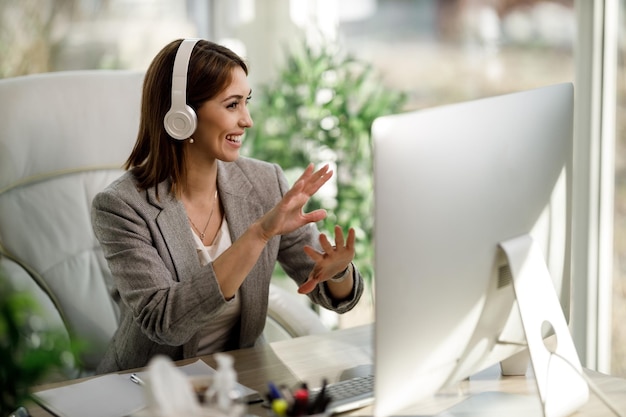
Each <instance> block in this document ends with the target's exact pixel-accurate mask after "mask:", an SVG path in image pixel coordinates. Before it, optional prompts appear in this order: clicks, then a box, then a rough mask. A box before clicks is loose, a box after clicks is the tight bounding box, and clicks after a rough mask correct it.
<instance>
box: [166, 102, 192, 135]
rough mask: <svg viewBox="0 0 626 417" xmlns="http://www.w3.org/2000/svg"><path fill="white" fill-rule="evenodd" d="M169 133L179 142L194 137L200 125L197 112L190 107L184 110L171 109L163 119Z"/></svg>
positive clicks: (186, 106)
mask: <svg viewBox="0 0 626 417" xmlns="http://www.w3.org/2000/svg"><path fill="white" fill-rule="evenodd" d="M163 125H164V126H165V130H166V131H167V133H168V134H169V135H170V136H171V137H173V138H174V139H178V140H185V139H187V138H189V137H190V136H191V135H193V132H195V131H196V126H197V125H198V117H197V115H196V112H195V111H194V110H193V109H192V108H191V107H190V106H188V105H185V107H183V108H171V109H170V110H169V111H168V112H167V113H166V114H165V118H164V119H163Z"/></svg>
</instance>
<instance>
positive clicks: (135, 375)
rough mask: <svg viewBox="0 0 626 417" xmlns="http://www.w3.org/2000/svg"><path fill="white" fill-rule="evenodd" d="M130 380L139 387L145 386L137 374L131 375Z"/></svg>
mask: <svg viewBox="0 0 626 417" xmlns="http://www.w3.org/2000/svg"><path fill="white" fill-rule="evenodd" d="M130 380H131V381H133V382H134V383H135V384H137V385H144V382H143V379H141V378H139V377H138V376H137V374H130Z"/></svg>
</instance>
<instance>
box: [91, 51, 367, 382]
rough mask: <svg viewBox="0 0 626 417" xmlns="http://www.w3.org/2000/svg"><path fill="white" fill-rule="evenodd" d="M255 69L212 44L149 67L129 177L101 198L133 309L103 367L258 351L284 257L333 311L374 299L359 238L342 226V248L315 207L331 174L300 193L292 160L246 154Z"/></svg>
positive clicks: (303, 179)
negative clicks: (322, 228)
mask: <svg viewBox="0 0 626 417" xmlns="http://www.w3.org/2000/svg"><path fill="white" fill-rule="evenodd" d="M247 74H248V68H247V66H246V64H245V63H244V62H243V60H242V59H241V58H240V57H239V56H237V55H236V54H234V53H233V52H232V51H231V50H229V49H227V48H225V47H223V46H220V45H218V44H215V43H212V42H208V41H206V40H199V39H179V40H176V41H173V42H171V43H169V44H168V45H166V46H165V47H164V48H163V49H162V50H161V51H160V52H159V53H158V54H157V56H156V57H155V59H154V60H153V62H152V64H151V65H150V67H149V68H148V71H147V73H146V76H145V82H144V87H143V95H142V106H141V108H142V109H141V120H140V127H139V133H138V138H137V142H136V144H135V147H134V149H133V151H132V152H131V154H130V156H129V158H128V160H127V162H126V165H125V168H126V169H127V172H126V173H125V174H124V175H122V177H120V178H119V179H118V180H116V181H114V182H113V183H112V184H111V185H110V186H109V187H108V188H107V189H106V190H104V191H103V192H101V193H100V194H98V195H97V196H96V197H95V198H94V200H93V208H92V223H93V226H94V231H95V234H96V237H97V238H98V240H99V242H100V244H101V246H102V248H103V250H104V254H105V257H106V260H107V262H108V265H109V267H110V269H111V272H112V274H113V277H114V284H115V286H114V293H115V294H114V299H116V300H118V304H119V307H120V311H121V314H120V326H119V328H118V330H117V332H116V333H115V335H114V336H113V339H112V341H111V343H110V345H109V348H108V350H107V352H106V353H105V356H104V359H103V360H102V362H101V363H100V366H99V367H98V370H97V372H112V371H117V370H122V369H128V368H137V367H142V366H145V365H146V364H147V363H148V361H149V360H150V359H151V357H153V356H154V355H156V354H163V355H167V356H169V357H170V358H172V359H173V360H178V359H183V358H188V357H193V356H197V355H199V354H209V353H215V352H220V351H225V350H230V349H234V348H243V347H250V346H253V345H254V344H255V343H257V342H258V341H259V340H260V339H261V334H262V331H263V328H264V325H265V318H266V316H267V309H268V297H269V286H270V281H271V278H272V273H273V271H274V267H275V265H276V263H277V262H279V263H280V264H281V266H282V268H283V269H284V270H285V271H287V273H288V274H289V276H290V277H291V278H292V279H293V280H294V282H295V283H296V285H297V286H298V287H299V289H298V290H299V292H301V293H304V294H307V295H308V296H309V298H310V299H311V301H312V302H314V303H316V304H318V305H320V306H322V307H324V308H326V309H329V310H332V311H335V312H337V313H344V312H346V311H349V310H350V309H352V308H353V307H354V306H355V305H356V303H357V302H358V300H359V298H360V297H361V294H362V292H363V280H362V278H361V275H360V273H359V271H358V269H357V268H356V267H355V266H354V264H353V263H352V261H353V258H354V253H355V250H354V246H355V233H354V230H353V229H350V230H349V231H348V233H347V235H346V236H344V232H343V230H342V228H341V227H340V226H337V227H336V228H335V238H334V242H332V243H331V242H330V241H329V239H328V238H327V237H326V236H325V235H321V234H320V233H319V231H318V230H317V228H316V226H315V222H317V221H320V220H322V219H324V218H325V217H326V211H325V210H323V209H317V210H313V211H311V212H307V213H305V212H304V211H303V208H304V206H305V205H306V203H307V202H308V201H309V199H310V198H311V196H313V195H314V194H315V193H317V192H318V190H319V189H320V188H321V187H322V186H324V184H326V183H327V181H328V180H329V179H330V178H331V177H332V175H333V172H332V171H331V170H330V169H329V168H328V166H323V167H322V168H320V169H318V170H314V168H313V164H310V165H309V166H308V167H307V168H306V169H305V170H304V172H303V173H302V175H301V176H300V177H299V178H298V180H297V181H296V182H295V183H294V184H293V186H292V187H291V188H290V187H289V185H288V183H287V180H286V178H285V175H284V174H283V171H282V169H281V168H280V167H279V166H278V165H275V164H270V163H267V162H263V161H260V160H256V159H252V158H245V157H240V156H239V149H240V147H241V143H242V138H243V136H244V133H245V131H246V129H248V128H250V127H251V126H252V123H253V122H252V118H251V116H250V113H249V111H248V99H249V98H250V94H251V89H250V86H249V84H248V80H247ZM198 225H203V226H202V229H200V227H198ZM346 270H347V271H349V273H346V274H343V272H344V271H346ZM338 274H343V275H345V277H343V276H342V279H340V280H338V279H334V278H335V277H336V276H337V275H338Z"/></svg>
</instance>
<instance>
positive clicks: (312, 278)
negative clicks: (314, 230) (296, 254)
mask: <svg viewBox="0 0 626 417" xmlns="http://www.w3.org/2000/svg"><path fill="white" fill-rule="evenodd" d="M354 239H355V238H354V229H352V228H350V230H348V238H347V239H346V240H345V242H344V236H343V230H341V227H340V226H335V245H334V246H333V245H331V244H330V241H329V240H328V238H327V237H326V235H324V234H322V235H320V245H321V246H322V250H323V252H318V251H316V250H315V249H313V248H312V247H311V246H305V247H304V252H305V253H306V254H307V255H309V257H310V258H311V259H313V261H315V265H314V266H313V270H312V271H311V273H310V274H309V279H308V280H307V281H306V282H305V283H304V284H302V285H301V286H300V288H298V292H299V293H301V294H308V293H310V292H311V291H313V289H314V288H315V286H316V285H317V284H319V283H322V282H324V281H328V280H329V279H331V278H332V277H333V276H335V275H337V274H339V273H340V272H341V271H343V270H345V269H346V268H347V267H348V265H349V264H350V262H352V260H353V259H354Z"/></svg>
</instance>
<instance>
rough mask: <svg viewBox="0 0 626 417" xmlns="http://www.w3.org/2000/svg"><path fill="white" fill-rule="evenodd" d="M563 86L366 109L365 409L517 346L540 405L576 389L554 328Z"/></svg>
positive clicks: (562, 409)
mask: <svg viewBox="0 0 626 417" xmlns="http://www.w3.org/2000/svg"><path fill="white" fill-rule="evenodd" d="M573 95H574V93H573V86H572V84H571V83H565V84H558V85H551V86H547V87H542V88H538V89H534V90H529V91H522V92H517V93H512V94H506V95H501V96H496V97H490V98H485V99H479V100H475V101H470V102H465V103H459V104H452V105H447V106H442V107H438V108H432V109H427V110H420V111H414V112H407V113H405V114H398V115H390V116H384V117H380V118H378V119H377V120H375V122H374V124H373V126H372V137H373V145H374V174H375V175H374V177H375V181H374V194H375V226H374V242H375V243H374V245H375V265H374V269H375V338H374V349H375V358H374V370H375V375H376V380H375V390H374V391H375V405H374V414H375V415H376V416H377V417H384V416H389V415H393V414H394V413H398V412H399V411H400V410H402V409H404V408H406V407H408V406H410V405H411V404H414V403H415V402H418V401H420V400H422V399H424V398H426V397H429V396H432V395H435V394H436V393H437V392H438V391H439V390H440V389H441V388H443V387H446V386H450V385H451V384H454V383H456V382H458V381H461V380H463V379H465V378H467V377H469V376H471V375H473V374H475V373H476V372H478V371H480V370H482V369H485V368H487V367H489V366H491V365H494V364H497V363H498V362H501V361H503V360H505V359H507V358H510V357H511V356H512V355H514V354H516V353H518V352H520V351H521V350H523V349H526V346H528V347H529V349H528V350H529V351H530V362H531V364H532V367H533V370H534V373H535V375H536V380H537V387H538V393H539V396H540V400H541V402H540V403H541V405H542V409H543V412H544V415H546V416H564V415H569V414H571V413H572V412H573V411H574V410H576V409H578V408H579V407H580V405H582V404H583V403H584V402H586V400H587V397H588V387H587V385H586V383H585V382H584V380H583V379H582V378H580V372H581V366H580V361H579V360H578V356H577V354H576V350H575V348H574V345H573V342H572V339H571V335H570V334H569V331H568V328H567V317H568V316H569V296H570V292H569V289H570V234H571V230H570V229H571V227H570V225H571V221H570V220H571V207H570V201H571V174H572V172H571V168H572V167H571V163H572V130H573V128H572V125H573ZM520 313H521V314H520ZM550 333H552V334H554V333H556V339H557V348H556V350H552V351H550V350H548V349H547V348H546V347H545V346H544V338H545V336H547V335H548V334H550ZM517 356H519V355H517ZM526 368H528V361H526V363H525V364H524V365H523V366H522V369H523V370H525V369H526ZM564 381H565V382H564ZM564 390H565V392H563V391H564Z"/></svg>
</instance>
